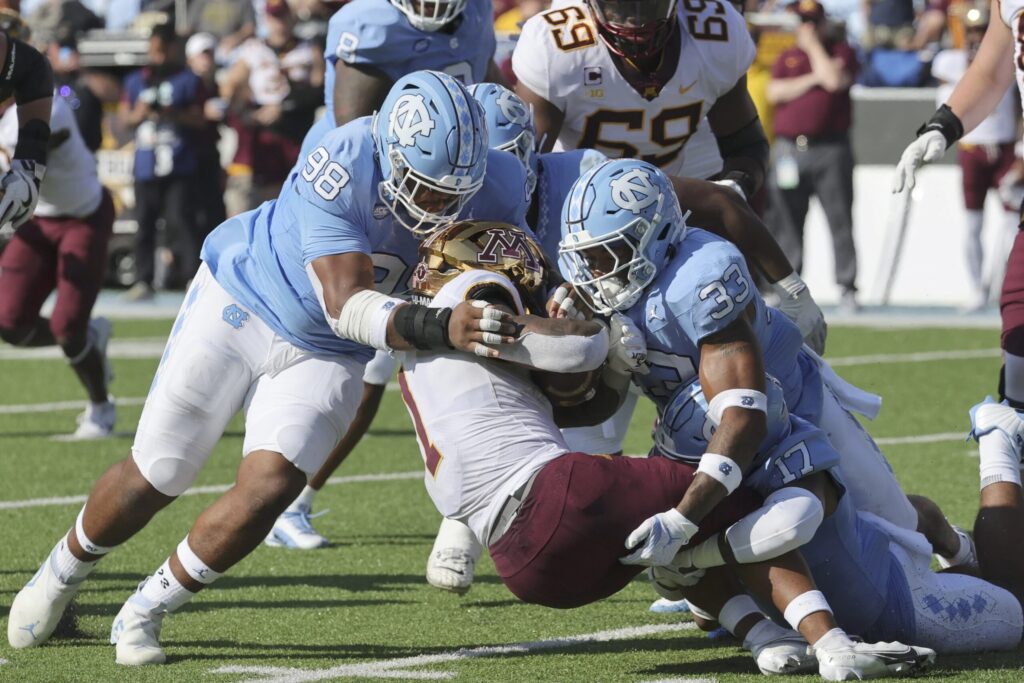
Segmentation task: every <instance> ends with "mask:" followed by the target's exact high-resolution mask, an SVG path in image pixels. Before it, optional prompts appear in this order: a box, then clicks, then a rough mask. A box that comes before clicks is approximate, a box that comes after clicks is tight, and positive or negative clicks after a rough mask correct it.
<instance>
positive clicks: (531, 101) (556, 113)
mask: <svg viewBox="0 0 1024 683" xmlns="http://www.w3.org/2000/svg"><path fill="white" fill-rule="evenodd" d="M516 94H517V95H519V98H520V99H521V100H522V101H523V102H525V103H526V106H527V107H529V108H530V111H531V112H533V125H534V128H535V129H536V131H537V142H538V148H537V151H538V152H550V151H551V150H552V148H554V146H555V140H557V139H558V134H559V133H560V132H561V131H562V123H563V122H564V121H565V112H564V111H562V110H561V109H559V108H558V107H556V106H555V105H554V104H552V103H551V102H548V101H547V100H546V99H544V98H543V97H541V96H540V95H538V94H537V93H535V92H533V91H532V90H530V89H529V88H528V87H526V86H525V85H523V83H522V81H520V82H519V83H517V84H516Z"/></svg>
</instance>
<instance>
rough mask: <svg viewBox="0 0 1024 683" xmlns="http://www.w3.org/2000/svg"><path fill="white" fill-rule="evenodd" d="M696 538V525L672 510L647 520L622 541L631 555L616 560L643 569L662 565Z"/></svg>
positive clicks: (677, 511)
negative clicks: (641, 566)
mask: <svg viewBox="0 0 1024 683" xmlns="http://www.w3.org/2000/svg"><path fill="white" fill-rule="evenodd" d="M696 535H697V525H696V524H694V523H693V522H691V521H690V520H688V519H687V518H686V517H684V516H683V514H682V513H681V512H679V510H676V509H675V508H672V509H670V510H666V511H665V512H659V513H658V514H656V515H654V516H653V517H648V518H647V519H645V520H644V521H643V523H641V524H640V526H638V527H637V528H636V529H634V530H633V533H631V534H630V535H629V538H627V539H626V549H627V550H632V551H633V552H632V553H630V554H629V555H627V556H626V557H623V558H621V559H620V560H619V562H621V563H622V564H639V565H643V566H645V567H652V566H658V565H666V564H668V563H670V562H671V561H672V559H673V558H674V557H675V556H676V553H677V552H679V549H680V548H682V547H683V546H684V545H686V544H687V543H688V542H689V541H690V539H691V538H693V537H694V536H696Z"/></svg>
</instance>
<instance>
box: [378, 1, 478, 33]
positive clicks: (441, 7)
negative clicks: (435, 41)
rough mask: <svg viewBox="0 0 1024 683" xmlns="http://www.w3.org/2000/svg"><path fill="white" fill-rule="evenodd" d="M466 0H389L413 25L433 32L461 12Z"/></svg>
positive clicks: (421, 29) (464, 7)
mask: <svg viewBox="0 0 1024 683" xmlns="http://www.w3.org/2000/svg"><path fill="white" fill-rule="evenodd" d="M467 2H468V0H391V4H392V5H394V6H395V7H396V8H397V9H398V10H399V11H400V12H401V13H402V14H404V15H405V16H406V17H407V18H408V19H409V23H410V24H412V25H413V27H415V28H417V29H419V30H420V31H427V32H428V33H433V32H434V31H439V30H441V29H442V28H444V27H445V26H446V25H447V24H449V23H451V22H452V21H454V20H455V18H456V17H458V16H459V15H460V14H462V12H463V10H465V9H466V4H467Z"/></svg>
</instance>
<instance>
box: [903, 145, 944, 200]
mask: <svg viewBox="0 0 1024 683" xmlns="http://www.w3.org/2000/svg"><path fill="white" fill-rule="evenodd" d="M945 153H946V138H945V137H943V135H942V133H940V132H939V131H937V130H929V131H927V132H925V133H923V134H921V135H920V136H918V138H917V139H916V140H914V141H913V142H911V143H910V144H909V145H907V148H906V149H905V150H903V156H901V157H900V163H899V164H897V165H896V177H895V178H894V179H893V181H892V191H893V193H894V194H895V193H899V192H903V188H904V187H905V188H906V189H907V190H913V189H914V183H915V174H916V173H917V169H919V168H921V167H922V166H924V165H925V164H929V163H931V162H933V161H935V160H936V159H941V158H942V155H943V154H945Z"/></svg>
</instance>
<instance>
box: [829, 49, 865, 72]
mask: <svg viewBox="0 0 1024 683" xmlns="http://www.w3.org/2000/svg"><path fill="white" fill-rule="evenodd" d="M833 54H834V55H835V57H836V58H838V59H840V60H842V62H843V71H846V72H847V73H848V74H850V76H851V77H852V78H856V77H857V73H858V72H859V71H860V62H859V61H858V60H857V53H856V52H854V51H853V48H852V47H850V44H849V43H847V42H845V41H844V42H842V43H837V44H836V46H835V49H834V51H833Z"/></svg>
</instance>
